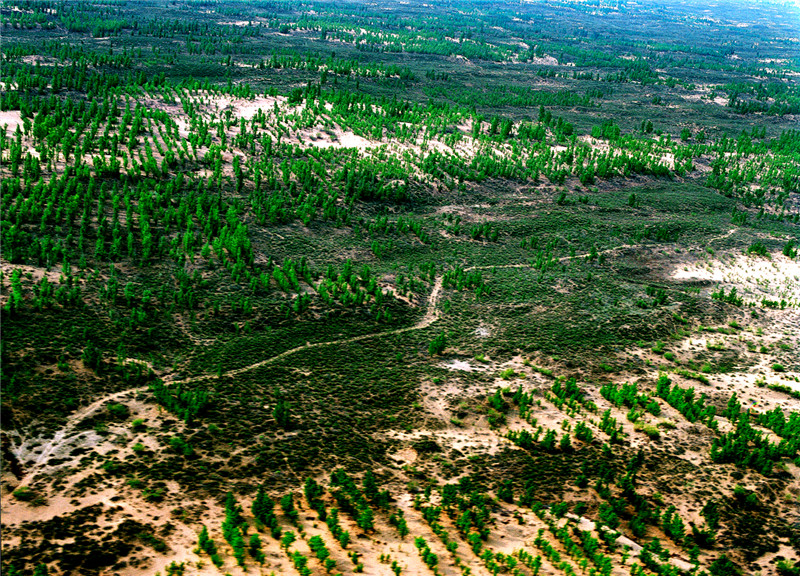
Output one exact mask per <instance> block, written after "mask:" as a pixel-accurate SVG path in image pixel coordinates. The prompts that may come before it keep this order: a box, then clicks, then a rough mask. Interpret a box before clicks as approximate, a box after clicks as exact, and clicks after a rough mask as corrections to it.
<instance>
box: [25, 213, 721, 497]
mask: <svg viewBox="0 0 800 576" xmlns="http://www.w3.org/2000/svg"><path fill="white" fill-rule="evenodd" d="M735 231H736V229H735V228H734V229H731V230H730V231H729V232H728V233H727V234H724V235H721V236H718V237H714V238H711V239H709V240H708V241H707V242H711V241H713V240H719V239H723V238H727V237H728V236H730V235H731V234H733V233H734V232H735ZM635 247H637V246H636V245H633V244H622V245H620V246H615V247H614V248H607V249H605V250H600V251H598V252H597V253H596V254H597V255H600V254H609V253H612V252H616V251H618V250H623V249H626V248H635ZM588 255H589V253H583V254H576V255H574V256H563V257H561V258H558V262H560V263H563V262H568V261H570V260H575V259H580V258H586V257H587V256H588ZM510 268H531V265H530V263H527V262H526V263H521V264H500V265H486V266H470V267H468V268H464V270H465V271H469V270H489V269H510ZM443 281H444V275H443V274H439V275H438V276H437V277H436V279H435V280H434V283H433V289H432V290H431V293H430V296H429V297H428V302H427V306H426V310H425V314H424V315H423V317H422V318H421V319H420V320H419V321H417V322H416V323H415V324H413V325H412V326H406V327H405V328H398V329H396V330H389V331H386V332H373V333H370V334H362V335H361V336H354V337H352V338H343V339H340V340H331V341H328V342H313V343H311V342H309V343H306V344H303V345H301V346H296V347H295V348H291V349H289V350H286V351H284V352H281V353H280V354H277V355H275V356H272V357H270V358H266V359H264V360H261V361H259V362H256V363H254V364H250V365H248V366H244V367H242V368H236V369H234V370H229V371H227V372H225V373H224V374H223V375H224V376H238V375H240V374H244V373H245V372H250V371H251V370H256V369H258V368H261V367H262V366H266V365H268V364H272V363H273V362H277V361H279V360H283V359H284V358H287V357H289V356H292V355H293V354H297V353H298V352H302V351H303V350H310V349H312V348H322V347H325V346H337V345H341V344H351V343H353V342H360V341H362V340H368V339H370V338H377V337H381V336H391V335H394V334H402V333H404V332H411V331H413V330H422V329H424V328H427V327H428V326H430V325H431V324H433V323H434V322H436V321H437V320H438V319H439V317H440V313H439V310H438V308H437V306H438V303H439V298H440V296H441V292H442V283H443ZM128 361H132V362H139V363H142V364H145V365H146V366H148V367H149V368H151V369H152V365H150V364H149V363H147V362H144V361H141V360H136V359H128ZM212 377H213V376H212V375H209V374H203V375H201V376H193V377H191V378H185V379H183V380H172V379H170V378H169V377H167V378H164V383H165V384H169V385H177V384H190V383H193V382H199V381H202V380H208V379H209V378H212ZM146 390H148V387H147V386H141V387H137V388H129V389H127V390H121V391H119V392H114V393H113V394H109V395H107V396H104V397H102V398H100V399H98V400H95V401H94V402H92V403H91V404H89V405H88V406H85V407H84V408H81V409H79V410H78V411H77V412H75V413H74V414H71V415H70V416H69V417H68V418H67V422H66V423H65V425H64V426H63V427H62V428H61V429H60V430H59V431H58V432H56V433H55V435H54V436H53V438H52V439H50V440H49V441H48V442H47V443H46V444H45V445H44V447H43V449H42V452H41V453H40V454H39V455H37V457H36V459H35V460H34V461H33V462H32V463H30V462H29V463H27V464H26V465H25V466H26V468H29V469H28V471H27V472H26V473H25V476H24V477H23V478H22V479H21V480H20V484H19V487H22V486H27V485H28V484H29V483H30V481H31V480H32V479H33V477H34V475H35V474H36V473H37V472H38V471H39V470H40V469H41V468H42V467H43V466H44V465H45V464H46V463H47V461H48V460H49V459H50V458H51V457H52V456H53V455H54V454H55V453H56V452H58V451H59V450H60V449H61V448H62V447H63V446H66V445H68V444H70V443H72V442H74V441H75V440H76V439H78V438H79V437H80V436H81V435H84V434H87V433H88V432H87V431H81V432H78V433H77V434H72V435H70V432H72V431H73V430H74V428H75V427H76V426H77V425H78V424H79V423H80V422H82V421H83V420H85V419H86V418H87V417H89V416H90V415H92V414H93V413H95V412H96V411H97V410H99V409H100V408H102V407H103V406H104V405H105V404H106V403H108V402H111V401H114V400H118V399H120V398H122V397H123V396H125V395H127V394H130V393H134V394H136V393H139V392H144V391H146ZM23 446H24V443H23V444H21V445H19V446H14V447H12V451H13V452H14V454H15V455H16V456H17V457H18V458H19V457H20V455H21V453H22V452H23Z"/></svg>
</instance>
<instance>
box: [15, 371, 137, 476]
mask: <svg viewBox="0 0 800 576" xmlns="http://www.w3.org/2000/svg"><path fill="white" fill-rule="evenodd" d="M147 389H148V387H147V386H140V387H138V388H128V389H127V390H120V391H119V392H114V393H113V394H109V395H107V396H103V397H102V398H100V399H99V400H95V401H94V402H92V403H91V404H89V405H88V406H85V407H84V408H81V409H80V410H78V411H77V412H75V413H73V414H72V415H71V416H69V417H68V418H67V422H66V424H64V427H63V428H61V430H59V431H58V432H56V433H55V434H54V435H53V438H52V439H50V440H49V441H48V442H47V443H46V444H45V445H44V446H43V447H42V452H41V453H40V454H39V455H38V456H37V457H36V460H34V462H33V464H28V465H27V466H26V467H28V468H29V469H28V471H27V472H26V473H25V476H23V477H22V478H21V479H20V482H19V486H18V488H21V487H23V486H27V485H28V484H30V481H31V480H32V479H33V477H34V476H35V475H36V473H37V472H38V471H39V470H40V469H41V468H42V467H43V466H44V465H45V464H46V463H47V461H48V460H49V459H50V458H51V457H52V456H53V455H54V454H55V453H56V452H58V450H59V449H60V448H62V447H63V446H65V445H67V444H70V443H71V442H73V441H74V440H75V439H77V438H78V437H80V436H81V435H82V434H84V433H85V431H80V432H78V433H76V434H70V432H72V431H73V430H74V428H75V426H77V425H78V424H79V423H81V422H83V421H84V420H85V419H86V418H88V417H89V416H91V415H92V414H94V413H95V412H96V411H97V410H99V409H101V408H102V407H103V406H104V405H105V404H106V403H107V402H111V401H113V400H118V399H120V398H122V397H123V396H126V395H128V394H137V393H138V392H144V391H146V390H147ZM20 448H22V446H19V447H14V448H12V451H13V452H17V451H19V450H20ZM17 457H19V455H18V454H17Z"/></svg>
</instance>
